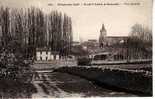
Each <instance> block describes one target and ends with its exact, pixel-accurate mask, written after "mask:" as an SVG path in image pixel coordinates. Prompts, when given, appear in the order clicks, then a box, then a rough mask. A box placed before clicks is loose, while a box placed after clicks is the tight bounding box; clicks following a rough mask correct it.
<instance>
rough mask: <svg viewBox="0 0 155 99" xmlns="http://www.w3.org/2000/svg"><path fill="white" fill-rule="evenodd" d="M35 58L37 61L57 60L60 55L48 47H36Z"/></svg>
mask: <svg viewBox="0 0 155 99" xmlns="http://www.w3.org/2000/svg"><path fill="white" fill-rule="evenodd" d="M36 59H37V61H50V60H59V59H60V56H59V53H58V52H54V51H51V50H50V49H49V48H37V49H36Z"/></svg>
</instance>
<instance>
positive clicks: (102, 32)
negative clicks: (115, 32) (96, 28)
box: [99, 24, 107, 48]
mask: <svg viewBox="0 0 155 99" xmlns="http://www.w3.org/2000/svg"><path fill="white" fill-rule="evenodd" d="M106 36H107V31H106V29H105V27H104V24H102V28H101V30H100V36H99V46H100V47H101V48H103V46H104V45H105V44H106V42H105V38H106Z"/></svg>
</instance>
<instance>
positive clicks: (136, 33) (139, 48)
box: [127, 24, 152, 58]
mask: <svg viewBox="0 0 155 99" xmlns="http://www.w3.org/2000/svg"><path fill="white" fill-rule="evenodd" d="M127 47H128V48H127V49H128V51H127V52H128V53H127V54H128V55H127V56H128V57H129V58H131V57H136V58H148V56H149V57H150V55H151V54H152V32H151V30H150V29H149V28H148V27H143V26H142V25H141V24H135V25H133V26H132V28H131V32H130V34H129V38H128V40H127ZM150 58H151V57H150Z"/></svg>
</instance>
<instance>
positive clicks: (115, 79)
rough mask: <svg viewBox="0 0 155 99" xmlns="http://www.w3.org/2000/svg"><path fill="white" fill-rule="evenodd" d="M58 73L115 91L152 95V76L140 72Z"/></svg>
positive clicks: (82, 70)
mask: <svg viewBox="0 0 155 99" xmlns="http://www.w3.org/2000/svg"><path fill="white" fill-rule="evenodd" d="M55 71H58V72H65V73H69V74H72V75H77V76H80V77H83V78H85V79H88V80H91V81H93V82H94V83H96V84H98V85H100V86H103V87H108V88H112V89H114V88H115V89H116V90H119V89H121V90H124V91H129V92H133V93H134V92H135V93H140V94H143V95H147V96H151V95H152V76H147V74H144V73H142V72H131V71H124V70H118V69H113V70H111V69H102V68H97V67H82V66H81V67H61V68H58V69H56V70H55Z"/></svg>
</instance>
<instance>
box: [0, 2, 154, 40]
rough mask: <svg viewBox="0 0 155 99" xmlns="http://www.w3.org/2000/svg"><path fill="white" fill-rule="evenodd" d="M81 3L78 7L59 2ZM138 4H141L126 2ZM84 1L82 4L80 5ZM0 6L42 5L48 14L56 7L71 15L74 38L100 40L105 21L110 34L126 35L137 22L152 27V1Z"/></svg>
mask: <svg viewBox="0 0 155 99" xmlns="http://www.w3.org/2000/svg"><path fill="white" fill-rule="evenodd" d="M58 3H59V4H60V3H61V4H73V3H79V4H80V5H79V6H58V5H57V4H58ZM84 3H87V4H88V3H102V4H103V3H119V4H120V5H106V6H103V5H102V6H94V5H91V6H83V4H84ZM124 3H139V4H140V5H124ZM81 4H82V5H81ZM0 6H7V7H10V8H27V7H31V6H35V7H40V8H41V9H42V10H43V11H44V12H45V13H49V12H50V11H53V10H58V11H60V12H63V13H66V14H67V15H68V16H70V17H71V18H72V23H73V39H74V40H75V41H79V40H88V39H98V38H99V34H100V29H101V27H102V24H104V25H105V28H106V30H107V35H108V36H127V35H128V34H129V32H130V31H131V27H132V26H133V25H134V24H136V23H138V24H142V25H144V26H147V27H149V28H150V29H151V28H152V20H151V18H152V0H0Z"/></svg>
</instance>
